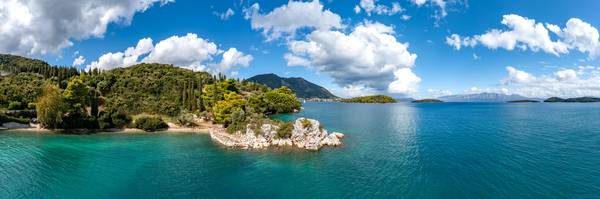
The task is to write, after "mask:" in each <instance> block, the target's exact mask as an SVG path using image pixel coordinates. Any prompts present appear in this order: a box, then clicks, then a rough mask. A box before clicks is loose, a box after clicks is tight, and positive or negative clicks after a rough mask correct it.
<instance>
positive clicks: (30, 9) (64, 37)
mask: <svg viewBox="0 0 600 199" xmlns="http://www.w3.org/2000/svg"><path fill="white" fill-rule="evenodd" d="M168 2H171V0H144V1H140V0H121V1H95V0H77V1H70V0H53V1H47V0H26V1H25V0H3V1H2V3H0V41H2V42H0V52H3V53H14V54H47V53H58V52H59V51H60V50H61V49H63V48H67V47H70V46H72V45H73V40H82V39H86V38H89V37H102V36H104V33H105V32H106V29H107V27H108V25H109V24H111V23H120V24H129V23H130V22H131V19H132V18H133V16H134V15H135V13H137V12H143V11H145V10H147V9H148V8H150V7H151V6H152V5H154V4H156V3H160V4H165V3H168Z"/></svg>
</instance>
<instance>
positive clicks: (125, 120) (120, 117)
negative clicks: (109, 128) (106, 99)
mask: <svg viewBox="0 0 600 199" xmlns="http://www.w3.org/2000/svg"><path fill="white" fill-rule="evenodd" d="M110 118H111V120H112V124H113V125H114V127H115V128H123V127H125V126H126V125H128V124H129V123H131V121H132V120H133V119H131V116H129V115H127V114H125V113H123V112H121V111H115V112H113V113H112V114H110Z"/></svg>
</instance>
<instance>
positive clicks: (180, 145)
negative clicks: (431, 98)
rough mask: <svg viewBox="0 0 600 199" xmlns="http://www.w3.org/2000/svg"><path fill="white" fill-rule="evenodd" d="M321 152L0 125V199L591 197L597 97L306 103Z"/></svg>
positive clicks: (599, 169)
mask: <svg viewBox="0 0 600 199" xmlns="http://www.w3.org/2000/svg"><path fill="white" fill-rule="evenodd" d="M304 108H305V109H304V110H303V112H301V113H299V114H293V115H283V116H279V118H280V119H293V118H296V117H301V116H305V117H311V118H315V119H318V120H320V121H321V122H322V123H323V124H324V125H325V127H326V128H327V129H329V130H335V131H340V132H344V133H345V134H346V138H344V140H343V141H344V143H345V145H344V146H343V147H338V148H325V149H323V150H321V151H320V152H316V153H314V152H302V151H290V150H275V151H267V152H264V151H242V150H231V149H225V148H222V147H220V146H218V145H216V144H215V143H213V142H212V141H211V140H210V138H209V136H208V135H197V134H164V133H157V134H138V135H131V134H129V135H127V134H125V135H123V134H97V135H84V136H75V135H40V134H32V133H14V132H13V133H11V132H0V198H241V197H245V198H599V197H600V104H461V103H443V104H409V103H406V104H404V103H399V104H387V105H381V104H340V103H307V104H305V105H304Z"/></svg>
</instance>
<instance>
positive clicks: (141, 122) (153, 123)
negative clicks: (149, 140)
mask: <svg viewBox="0 0 600 199" xmlns="http://www.w3.org/2000/svg"><path fill="white" fill-rule="evenodd" d="M135 128H138V129H142V130H144V131H147V132H152V131H156V130H159V129H166V128H169V125H167V123H165V122H164V121H163V120H162V119H161V118H159V117H147V116H143V117H140V118H138V119H137V120H135Z"/></svg>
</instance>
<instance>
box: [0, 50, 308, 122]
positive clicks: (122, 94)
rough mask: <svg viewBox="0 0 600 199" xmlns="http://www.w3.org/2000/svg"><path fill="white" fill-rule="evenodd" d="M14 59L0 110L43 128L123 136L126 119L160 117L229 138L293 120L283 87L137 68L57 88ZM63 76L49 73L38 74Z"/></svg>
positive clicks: (292, 103)
mask: <svg viewBox="0 0 600 199" xmlns="http://www.w3.org/2000/svg"><path fill="white" fill-rule="evenodd" d="M3 59H4V60H10V59H7V57H6V56H4V57H3ZM13 59H14V60H17V61H5V62H3V63H4V65H3V67H4V68H10V73H11V74H10V75H6V76H2V77H0V86H1V87H0V107H3V108H4V109H7V108H8V109H16V110H23V109H35V110H36V112H37V119H38V120H39V122H40V123H41V124H42V125H43V126H44V127H47V128H64V129H72V128H88V129H96V128H100V129H104V128H115V127H116V128H122V127H124V126H126V125H128V124H129V123H130V122H131V120H132V116H135V115H139V114H144V115H153V117H156V118H151V119H149V120H146V119H144V122H149V123H163V122H162V119H164V118H165V117H166V118H176V119H174V120H179V122H180V123H182V124H186V123H189V121H184V120H190V118H192V117H193V116H204V117H206V118H207V119H209V120H211V121H214V122H216V123H219V124H223V125H224V126H225V127H229V129H230V130H232V131H235V130H241V129H242V128H245V127H246V124H248V123H250V122H252V121H253V120H260V119H263V118H266V115H270V114H277V113H288V112H292V111H294V110H299V109H300V106H301V104H300V102H298V101H297V100H296V97H295V96H294V92H293V91H291V90H290V89H288V88H286V87H282V88H279V89H270V88H268V87H266V86H264V85H261V84H256V83H252V82H240V81H237V80H234V79H227V78H226V77H225V76H224V75H221V74H219V75H211V74H209V73H206V72H194V71H191V70H187V69H183V68H179V67H176V66H173V65H166V64H138V65H135V66H131V67H127V68H118V69H113V70H109V71H98V70H92V71H87V72H82V73H81V74H77V73H71V72H68V71H71V70H65V71H67V73H64V74H70V75H71V76H70V77H69V78H68V79H67V80H65V81H64V85H61V82H62V80H60V78H57V77H56V76H54V75H53V73H54V72H51V73H49V74H50V75H48V76H46V75H45V74H40V73H38V72H39V71H38V69H40V68H45V67H46V65H47V64H45V63H44V62H40V61H38V60H28V59H27V58H23V57H17V56H14V57H13ZM11 63H12V64H15V63H16V64H15V65H9V64H11ZM32 65H33V66H32ZM23 68H25V69H23ZM63 69H64V68H61V67H52V66H49V68H45V69H44V70H43V71H63ZM15 71H18V72H15ZM75 72H76V71H75ZM59 74H62V72H59ZM73 74H74V75H73ZM64 77H66V76H64ZM192 115H193V116H192ZM134 125H137V124H134Z"/></svg>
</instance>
